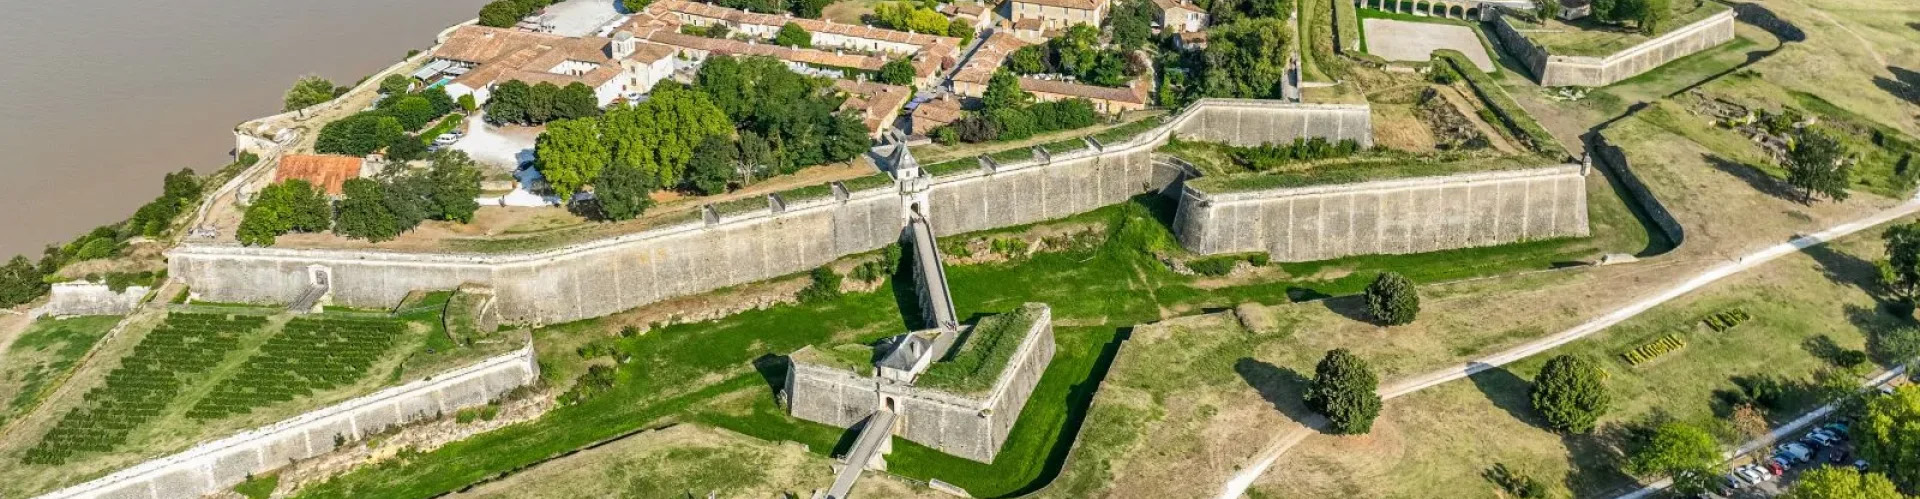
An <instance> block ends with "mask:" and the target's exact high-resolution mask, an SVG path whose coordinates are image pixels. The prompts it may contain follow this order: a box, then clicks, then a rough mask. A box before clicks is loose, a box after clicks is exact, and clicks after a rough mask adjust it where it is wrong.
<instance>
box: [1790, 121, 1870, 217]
mask: <svg viewBox="0 0 1920 499" xmlns="http://www.w3.org/2000/svg"><path fill="white" fill-rule="evenodd" d="M1792 149H1793V150H1792V151H1790V152H1788V153H1787V161H1786V164H1785V165H1783V166H1785V167H1786V168H1787V183H1788V184H1791V185H1793V186H1794V187H1798V188H1800V189H1801V190H1803V191H1805V192H1806V198H1805V199H1804V200H1803V201H1802V202H1804V203H1812V202H1813V195H1814V194H1824V195H1826V196H1827V198H1829V199H1832V200H1834V201H1846V200H1847V179H1848V177H1849V176H1850V175H1851V173H1852V170H1853V168H1852V166H1851V165H1848V164H1846V162H1845V161H1843V159H1844V158H1845V157H1846V147H1845V146H1842V145H1840V141H1838V140H1835V139H1834V138H1833V137H1830V136H1828V135H1827V134H1825V133H1822V132H1819V131H1815V130H1805V131H1802V132H1800V134H1799V136H1798V138H1797V139H1796V140H1795V141H1794V144H1793V148H1792Z"/></svg>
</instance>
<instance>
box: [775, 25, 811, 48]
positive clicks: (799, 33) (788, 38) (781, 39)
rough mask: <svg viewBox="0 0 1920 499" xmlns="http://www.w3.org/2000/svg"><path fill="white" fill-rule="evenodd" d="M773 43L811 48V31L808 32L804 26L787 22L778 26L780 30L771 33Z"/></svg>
mask: <svg viewBox="0 0 1920 499" xmlns="http://www.w3.org/2000/svg"><path fill="white" fill-rule="evenodd" d="M773 44H774V45H781V46H786V47H800V48H812V47H813V33H808V32H807V29H806V28H802V27H800V25H799V24H797V23H793V22H788V23H787V24H785V25H782V26H780V31H778V32H776V33H774V34H773Z"/></svg>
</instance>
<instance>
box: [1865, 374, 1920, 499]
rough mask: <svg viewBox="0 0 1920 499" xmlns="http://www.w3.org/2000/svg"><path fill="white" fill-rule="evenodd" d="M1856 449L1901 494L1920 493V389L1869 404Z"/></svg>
mask: <svg viewBox="0 0 1920 499" xmlns="http://www.w3.org/2000/svg"><path fill="white" fill-rule="evenodd" d="M1854 438H1855V440H1856V441H1855V442H1854V446H1855V448H1856V450H1857V451H1858V452H1859V453H1860V456H1861V457H1864V458H1866V459H1867V462H1868V463H1871V464H1870V466H1872V467H1871V468H1869V469H1870V470H1872V471H1876V472H1880V473H1884V474H1886V476H1887V478H1888V479H1890V480H1893V483H1894V484H1895V485H1898V486H1899V487H1900V489H1901V490H1904V491H1907V492H1920V385H1909V386H1905V387H1901V388H1900V389H1899V390H1896V391H1894V392H1893V394H1892V395H1887V396H1881V397H1875V398H1874V399H1873V400H1870V401H1868V402H1867V407H1866V411H1865V415H1864V416H1863V417H1861V418H1860V424H1859V428H1858V429H1856V430H1855V435H1854Z"/></svg>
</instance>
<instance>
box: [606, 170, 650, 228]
mask: <svg viewBox="0 0 1920 499" xmlns="http://www.w3.org/2000/svg"><path fill="white" fill-rule="evenodd" d="M653 180H654V179H653V175H651V174H648V173H647V172H643V171H640V169H638V168H633V167H627V166H616V167H613V168H608V169H607V171H606V172H605V173H603V174H601V176H600V181H599V182H596V183H594V185H593V197H594V202H595V203H596V204H597V205H598V207H599V212H600V216H601V217H603V218H606V219H608V220H631V219H633V218H634V217H638V216H640V215H641V214H642V213H646V211H647V208H651V207H653V198H652V197H651V196H650V194H651V193H652V192H653V191H654V189H655V188H657V186H655V185H654V184H653Z"/></svg>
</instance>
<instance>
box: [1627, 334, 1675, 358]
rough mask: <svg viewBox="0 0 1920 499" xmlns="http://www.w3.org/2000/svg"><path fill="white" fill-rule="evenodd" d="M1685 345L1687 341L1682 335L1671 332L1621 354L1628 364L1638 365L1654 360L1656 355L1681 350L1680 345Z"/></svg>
mask: <svg viewBox="0 0 1920 499" xmlns="http://www.w3.org/2000/svg"><path fill="white" fill-rule="evenodd" d="M1684 346H1687V342H1686V341H1684V340H1681V339H1680V335H1677V334H1669V335H1666V336H1664V337H1661V338H1660V339H1658V340H1654V341H1653V342H1652V343H1648V344H1645V345H1641V346H1639V347H1638V348H1634V349H1632V350H1628V351H1627V352H1626V353H1623V354H1620V358H1621V359H1624V360H1626V361H1627V364H1628V365H1633V366H1638V365H1640V364H1644V363H1646V362H1647V361H1650V360H1653V358H1654V357H1659V356H1661V355H1663V354H1666V353H1667V352H1671V351H1674V350H1679V349H1680V347H1684Z"/></svg>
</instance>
